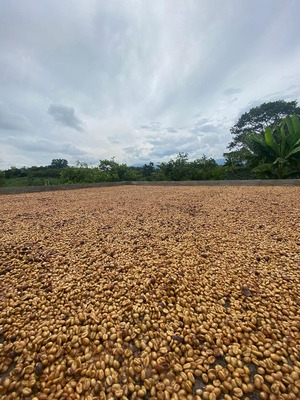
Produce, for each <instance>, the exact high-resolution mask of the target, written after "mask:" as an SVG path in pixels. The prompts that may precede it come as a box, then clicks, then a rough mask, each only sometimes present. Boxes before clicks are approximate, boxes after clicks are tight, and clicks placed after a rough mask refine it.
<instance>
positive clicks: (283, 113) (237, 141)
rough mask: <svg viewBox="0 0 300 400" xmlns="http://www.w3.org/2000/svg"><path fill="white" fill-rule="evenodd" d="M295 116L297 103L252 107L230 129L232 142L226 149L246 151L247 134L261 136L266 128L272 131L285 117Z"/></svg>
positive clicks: (273, 103)
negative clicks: (243, 149) (244, 148)
mask: <svg viewBox="0 0 300 400" xmlns="http://www.w3.org/2000/svg"><path fill="white" fill-rule="evenodd" d="M293 114H297V115H298V116H299V117H300V107H298V106H297V101H296V100H295V101H288V102H287V101H284V100H278V101H271V102H268V103H263V104H261V105H260V106H258V107H253V108H251V109H250V111H248V112H246V113H244V114H242V115H241V117H240V118H239V120H238V121H237V122H236V124H235V125H234V126H233V127H232V128H231V129H230V132H231V133H232V135H233V141H232V142H231V143H229V145H228V148H229V149H230V150H232V149H234V148H235V149H240V148H243V147H246V148H247V149H248V144H247V137H248V135H249V133H256V134H257V135H263V132H264V130H265V129H266V128H267V127H270V128H271V129H273V128H274V127H275V126H277V125H278V124H279V123H280V122H281V121H282V120H283V119H284V118H285V117H287V116H291V115H293Z"/></svg>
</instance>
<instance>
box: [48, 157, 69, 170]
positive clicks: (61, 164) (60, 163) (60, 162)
mask: <svg viewBox="0 0 300 400" xmlns="http://www.w3.org/2000/svg"><path fill="white" fill-rule="evenodd" d="M67 166H68V161H67V160H65V159H64V158H55V159H53V160H52V161H51V167H52V168H57V169H62V168H66V167H67Z"/></svg>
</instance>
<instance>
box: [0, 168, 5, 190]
mask: <svg viewBox="0 0 300 400" xmlns="http://www.w3.org/2000/svg"><path fill="white" fill-rule="evenodd" d="M4 184H5V173H4V171H0V187H1V186H4Z"/></svg>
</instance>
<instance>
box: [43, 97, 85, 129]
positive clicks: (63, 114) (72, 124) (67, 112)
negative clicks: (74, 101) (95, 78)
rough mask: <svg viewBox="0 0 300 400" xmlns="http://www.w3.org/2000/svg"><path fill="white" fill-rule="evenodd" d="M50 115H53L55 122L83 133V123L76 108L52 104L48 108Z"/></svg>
mask: <svg viewBox="0 0 300 400" xmlns="http://www.w3.org/2000/svg"><path fill="white" fill-rule="evenodd" d="M48 114H50V115H52V117H53V118H54V120H55V121H56V122H58V123H59V124H60V125H63V126H67V127H69V128H72V129H76V130H77V131H78V132H83V130H84V129H83V123H82V121H81V120H80V119H79V118H78V117H76V115H75V111H74V108H72V107H67V106H64V105H62V104H51V105H50V106H49V108H48Z"/></svg>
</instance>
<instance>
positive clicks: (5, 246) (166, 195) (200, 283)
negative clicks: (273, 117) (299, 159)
mask: <svg viewBox="0 0 300 400" xmlns="http://www.w3.org/2000/svg"><path fill="white" fill-rule="evenodd" d="M0 223H1V225H0V398H1V399H35V400H36V399H40V400H43V399H117V398H121V399H188V400H189V399H190V400H192V399H195V400H199V399H209V400H216V399H225V400H230V399H232V400H236V399H251V400H254V399H262V400H264V399H270V400H275V399H299V398H300V313H299V309H300V274H299V270H300V187H203V186H202V187H171V186H169V187H163V186H150V187H143V186H137V187H134V186H122V187H106V188H104V187H103V188H93V189H82V190H73V191H63V192H62V191H59V192H44V193H28V194H19V195H9V196H1V198H0Z"/></svg>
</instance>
